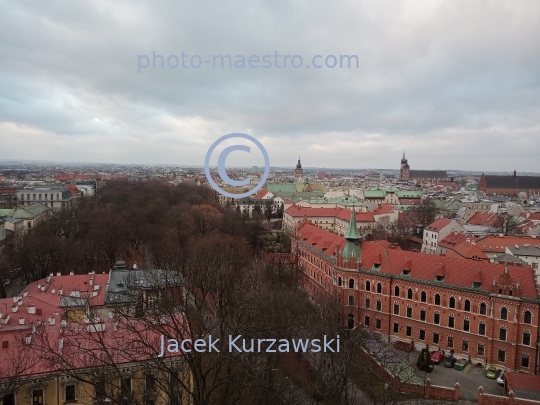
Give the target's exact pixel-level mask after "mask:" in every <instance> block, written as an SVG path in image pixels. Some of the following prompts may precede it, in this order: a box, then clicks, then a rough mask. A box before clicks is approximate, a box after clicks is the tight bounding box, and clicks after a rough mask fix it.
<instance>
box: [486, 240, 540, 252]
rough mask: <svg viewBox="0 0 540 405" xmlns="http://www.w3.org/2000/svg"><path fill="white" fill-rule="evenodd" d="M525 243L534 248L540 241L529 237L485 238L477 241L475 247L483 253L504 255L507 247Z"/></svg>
mask: <svg viewBox="0 0 540 405" xmlns="http://www.w3.org/2000/svg"><path fill="white" fill-rule="evenodd" d="M526 243H529V244H531V245H533V246H534V245H537V244H539V243H540V239H538V238H533V237H530V236H486V237H485V238H484V239H481V240H479V241H478V242H477V243H476V245H477V246H478V248H479V249H480V250H482V251H483V252H496V253H504V252H506V247H507V246H514V245H518V246H523V245H525V244H526Z"/></svg>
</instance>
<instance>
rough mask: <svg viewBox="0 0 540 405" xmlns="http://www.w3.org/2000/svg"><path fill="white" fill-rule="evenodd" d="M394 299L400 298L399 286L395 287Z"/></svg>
mask: <svg viewBox="0 0 540 405" xmlns="http://www.w3.org/2000/svg"><path fill="white" fill-rule="evenodd" d="M394 297H399V287H398V286H397V285H396V286H395V287H394Z"/></svg>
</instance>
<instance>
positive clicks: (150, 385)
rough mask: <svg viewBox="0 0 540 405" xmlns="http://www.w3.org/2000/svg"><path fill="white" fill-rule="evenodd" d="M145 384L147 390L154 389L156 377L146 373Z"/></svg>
mask: <svg viewBox="0 0 540 405" xmlns="http://www.w3.org/2000/svg"><path fill="white" fill-rule="evenodd" d="M144 386H145V388H146V390H147V391H153V390H154V388H155V386H156V378H155V377H154V376H153V375H152V374H146V376H145V385H144Z"/></svg>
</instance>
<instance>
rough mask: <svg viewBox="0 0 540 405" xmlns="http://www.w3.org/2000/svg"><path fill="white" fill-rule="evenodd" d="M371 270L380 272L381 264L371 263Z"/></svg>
mask: <svg viewBox="0 0 540 405" xmlns="http://www.w3.org/2000/svg"><path fill="white" fill-rule="evenodd" d="M372 270H374V271H380V270H381V264H380V263H373V267H372Z"/></svg>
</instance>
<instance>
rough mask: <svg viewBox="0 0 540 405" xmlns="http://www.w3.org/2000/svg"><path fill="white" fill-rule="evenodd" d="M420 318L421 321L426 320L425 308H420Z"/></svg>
mask: <svg viewBox="0 0 540 405" xmlns="http://www.w3.org/2000/svg"><path fill="white" fill-rule="evenodd" d="M420 320H421V321H423V322H425V321H426V310H425V309H421V310H420Z"/></svg>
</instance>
